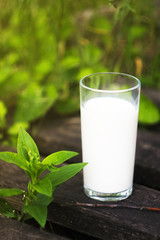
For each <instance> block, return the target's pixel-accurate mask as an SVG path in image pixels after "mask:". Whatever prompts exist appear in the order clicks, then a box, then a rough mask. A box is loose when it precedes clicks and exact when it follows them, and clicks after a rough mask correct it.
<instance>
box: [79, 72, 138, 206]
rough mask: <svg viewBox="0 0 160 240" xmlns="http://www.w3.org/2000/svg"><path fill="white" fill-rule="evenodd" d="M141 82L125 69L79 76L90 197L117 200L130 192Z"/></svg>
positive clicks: (87, 187) (85, 186)
mask: <svg viewBox="0 0 160 240" xmlns="http://www.w3.org/2000/svg"><path fill="white" fill-rule="evenodd" d="M140 86H141V83H140V81H139V80H138V79H137V78H136V77H133V76H131V75H128V74H124V73H95V74H91V75H88V76H85V77H84V78H82V79H81V80H80V101H81V134H82V156H83V161H84V162H88V165H87V166H86V167H85V168H84V170H83V177H84V192H85V194H86V195H87V196H89V197H90V198H94V199H97V200H101V201H117V200H122V199H125V198H127V197H129V196H130V195H131V193H132V189H133V173H134V162H135V149H136V138H137V123H138V111H139V97H140Z"/></svg>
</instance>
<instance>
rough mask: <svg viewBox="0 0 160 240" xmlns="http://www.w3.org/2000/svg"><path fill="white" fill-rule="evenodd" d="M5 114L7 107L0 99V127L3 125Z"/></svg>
mask: <svg viewBox="0 0 160 240" xmlns="http://www.w3.org/2000/svg"><path fill="white" fill-rule="evenodd" d="M6 114H7V108H6V106H5V104H4V102H2V101H0V127H1V128H2V127H4V126H5V123H6Z"/></svg>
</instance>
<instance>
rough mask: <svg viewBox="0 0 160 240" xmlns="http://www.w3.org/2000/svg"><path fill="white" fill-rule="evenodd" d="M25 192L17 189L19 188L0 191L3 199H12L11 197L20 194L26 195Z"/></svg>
mask: <svg viewBox="0 0 160 240" xmlns="http://www.w3.org/2000/svg"><path fill="white" fill-rule="evenodd" d="M24 192H25V191H24V190H21V189H17V188H5V189H0V196H1V197H10V196H15V195H19V194H24Z"/></svg>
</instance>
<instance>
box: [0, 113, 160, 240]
mask: <svg viewBox="0 0 160 240" xmlns="http://www.w3.org/2000/svg"><path fill="white" fill-rule="evenodd" d="M36 142H37V144H38V146H39V149H40V151H41V155H42V156H46V155H48V154H50V153H52V152H54V151H58V150H72V151H78V152H79V153H80V154H79V156H78V157H76V158H73V159H72V162H73V161H74V162H79V161H81V137H80V119H79V117H73V118H65V119H55V120H53V119H52V118H49V119H48V120H46V122H44V123H43V126H41V127H40V131H39V132H38V135H37V137H36ZM0 150H4V147H1V148H0ZM0 169H1V174H0V187H13V186H14V187H15V185H16V187H17V188H21V187H22V188H23V187H24V186H25V184H26V182H27V178H26V176H25V175H24V173H23V171H21V169H19V168H18V167H16V166H14V165H12V164H7V163H4V162H2V161H0ZM11 202H12V204H13V205H14V206H15V207H16V209H17V210H18V209H20V206H21V202H20V199H19V198H18V197H13V198H12V199H11ZM78 203H80V205H78ZM97 203H98V204H99V203H100V202H98V201H94V200H91V199H89V198H88V197H86V196H85V195H84V193H83V183H82V173H79V174H77V175H76V176H75V177H74V178H72V179H70V180H69V181H67V182H66V183H64V184H62V185H61V186H60V187H59V188H58V189H57V190H56V192H55V199H54V201H53V203H52V204H51V205H50V206H49V209H48V224H47V226H48V227H47V229H48V231H45V230H42V229H39V228H38V227H37V225H35V224H34V223H31V224H27V223H18V222H16V221H15V220H12V219H7V218H4V217H0V239H3V240H5V239H7V240H10V239H44V240H45V239H47V238H48V239H110V240H112V239H127V240H129V239H138V240H141V239H145V240H147V239H160V212H159V211H155V210H146V209H142V208H143V207H150V208H160V131H159V126H157V131H154V132H153V131H151V130H150V131H148V130H140V129H139V131H138V141H137V153H136V166H135V178H134V191H133V194H132V196H130V197H129V198H128V199H126V200H124V201H121V202H119V203H118V206H117V207H114V208H112V207H111V205H112V203H109V204H108V206H96V205H95V204H97ZM86 204H91V206H86ZM103 204H104V203H103ZM52 228H53V231H52V232H51V231H50V230H51V229H52ZM57 229H58V230H57ZM61 234H62V235H63V236H60V235H61Z"/></svg>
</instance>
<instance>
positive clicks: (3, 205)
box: [0, 198, 16, 218]
mask: <svg viewBox="0 0 160 240" xmlns="http://www.w3.org/2000/svg"><path fill="white" fill-rule="evenodd" d="M0 214H2V215H3V216H6V217H10V218H15V217H16V213H15V210H14V209H13V207H12V206H11V204H10V203H8V202H7V201H6V200H5V199H2V198H0Z"/></svg>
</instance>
